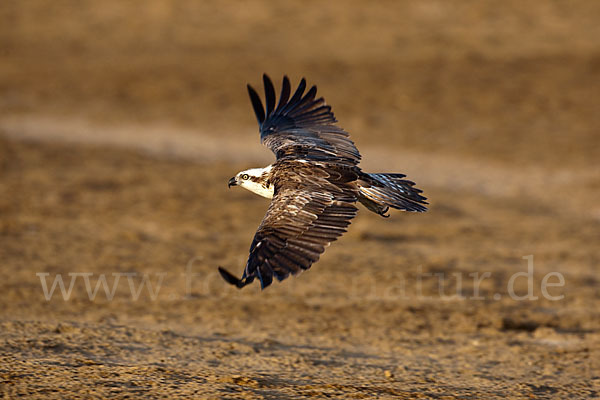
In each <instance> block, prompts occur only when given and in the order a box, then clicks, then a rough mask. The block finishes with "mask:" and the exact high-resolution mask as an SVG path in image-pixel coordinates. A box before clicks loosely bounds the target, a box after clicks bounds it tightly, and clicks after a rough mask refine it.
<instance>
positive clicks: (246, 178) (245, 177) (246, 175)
mask: <svg viewBox="0 0 600 400" xmlns="http://www.w3.org/2000/svg"><path fill="white" fill-rule="evenodd" d="M248 178H250V177H249V176H248V174H244V175H242V179H243V180H248Z"/></svg>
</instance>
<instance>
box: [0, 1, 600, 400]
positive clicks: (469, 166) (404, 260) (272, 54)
mask: <svg viewBox="0 0 600 400" xmlns="http://www.w3.org/2000/svg"><path fill="white" fill-rule="evenodd" d="M599 19H600V6H598V4H597V3H596V2H592V1H588V2H586V1H580V2H553V3H549V2H548V3H546V2H536V3H533V2H528V3H524V2H517V1H506V2H503V3H502V4H501V5H499V4H498V3H484V2H473V3H471V4H468V5H467V4H466V3H462V2H461V3H454V2H434V1H421V2H382V3H377V5H371V6H365V5H363V4H362V3H348V4H347V3H343V4H339V3H336V2H332V3H322V2H314V3H313V2H306V3H302V4H300V3H298V4H297V5H291V4H287V5H283V4H282V5H278V6H269V5H268V3H267V2H263V1H255V2H249V3H245V4H244V5H243V6H241V5H239V4H233V3H200V2H192V1H190V2H177V3H170V2H162V1H158V0H155V1H148V2H145V3H144V6H143V7H141V6H140V5H139V4H136V3H125V2H117V1H106V2H103V3H102V4H100V3H97V2H96V3H94V2H43V1H28V2H17V1H14V2H8V3H6V4H2V6H0V52H1V59H0V135H1V136H0V261H1V264H0V278H1V279H0V293H2V295H1V296H0V325H1V329H0V360H1V363H0V393H2V394H3V395H5V396H6V397H15V396H17V395H27V396H28V397H38V398H48V397H69V398H73V397H81V398H88V397H93V396H98V397H120V398H124V397H146V398H151V397H193V396H195V397H201V398H301V397H317V398H321V397H334V398H336V397H337V398H375V397H380V398H392V397H399V398H419V397H421V398H455V397H456V398H494V397H502V398H506V397H509V398H510V397H524V398H531V397H533V398H537V397H539V398H548V397H555V398H565V397H569V396H571V397H575V398H582V397H595V396H598V395H599V394H598V393H600V375H599V373H598V371H600V363H599V362H598V360H599V359H600V313H599V311H598V310H599V308H600V296H599V291H598V285H599V282H598V278H597V276H598V272H599V271H598V270H599V265H598V264H599V259H600V256H599V254H598V243H600V205H599V204H598V198H600V185H599V184H598V182H600V169H599V164H598V161H597V157H598V154H600V136H599V134H598V132H600V113H598V110H599V109H600V107H599V105H600V104H599V101H598V95H597V94H598V93H600V49H599V48H598V41H597V38H599V37H600V28H599V27H598V24H597V21H598V20H599ZM262 72H268V73H270V74H271V75H272V76H273V77H274V78H277V80H279V77H280V76H281V74H283V73H287V74H289V75H290V77H291V78H292V79H293V80H294V81H297V80H298V79H299V78H300V77H301V76H306V77H307V79H308V80H309V82H310V83H315V84H318V86H319V93H320V94H321V95H323V96H325V98H326V100H327V102H328V103H329V104H331V105H332V106H333V108H334V111H335V113H336V116H337V117H338V119H339V120H340V124H341V126H343V127H344V128H346V129H347V130H348V131H349V132H351V134H352V137H353V138H354V139H355V141H356V142H357V145H358V146H359V149H360V150H361V151H362V153H363V156H364V168H365V169H366V170H369V171H373V172H375V171H384V170H386V171H396V172H405V173H407V174H408V175H409V177H410V178H411V179H413V180H415V181H416V182H417V183H418V186H419V187H420V188H422V189H424V190H425V192H426V195H427V196H428V197H429V198H430V200H431V209H430V212H428V213H426V214H407V213H393V215H392V217H391V218H390V219H382V218H379V217H378V216H376V215H374V214H371V213H368V212H367V211H366V210H364V209H363V210H361V212H360V214H359V216H358V217H357V218H356V219H355V221H354V222H353V224H352V225H351V226H350V229H349V232H348V233H347V234H346V235H345V236H344V237H343V238H342V239H340V241H339V242H336V243H335V244H333V245H332V246H331V247H330V248H329V249H328V250H327V251H326V253H325V254H324V255H323V257H322V260H321V261H319V262H318V263H317V264H315V265H314V266H313V268H311V269H310V270H309V271H308V272H305V273H303V274H301V275H300V276H298V277H296V278H293V279H288V280H286V281H284V282H282V283H279V284H274V285H273V286H272V287H270V288H268V289H267V290H265V291H262V292H261V291H260V289H259V288H258V287H257V285H254V286H251V287H248V288H245V289H244V290H242V291H237V290H236V289H234V288H232V287H230V286H227V285H226V284H225V283H224V282H222V281H221V279H220V277H219V276H218V274H217V272H216V266H218V265H223V266H226V267H227V268H229V269H230V270H233V271H236V272H241V270H242V268H243V265H244V263H245V259H246V257H247V248H248V246H249V244H250V241H251V238H252V235H253V233H254V231H255V229H256V227H257V226H258V224H259V222H260V220H261V218H262V215H263V214H264V212H265V210H266V207H267V201H266V200H264V199H261V198H258V197H257V196H254V195H252V194H250V193H248V192H245V191H243V190H241V189H240V190H233V189H232V190H228V189H227V187H226V182H227V180H228V179H229V178H230V177H231V176H232V175H234V174H235V173H236V172H237V171H239V170H241V169H244V168H248V167H251V166H256V165H261V164H266V163H268V162H270V160H271V159H272V158H271V155H270V153H269V152H268V150H266V149H263V148H262V147H261V146H260V144H259V143H258V134H257V129H256V125H255V121H254V117H253V114H252V111H251V109H250V106H249V102H248V100H247V98H246V94H245V88H244V85H245V83H246V82H248V81H249V82H251V83H253V84H255V85H258V84H259V83H260V75H261V74H262ZM528 255H533V256H534V271H533V278H532V284H533V290H534V293H533V295H534V296H536V297H537V299H536V300H516V299H515V298H511V296H510V295H509V293H508V288H509V282H510V280H511V276H514V274H515V273H517V272H526V271H527V260H525V259H523V257H524V256H528ZM552 272H559V273H560V274H562V276H563V277H564V286H562V287H549V288H548V293H546V296H545V295H544V293H543V292H542V290H541V286H542V282H543V280H544V277H545V276H546V275H547V274H549V273H552ZM39 273H47V274H48V275H42V276H39V275H36V274H39ZM69 273H71V274H72V273H79V275H77V276H74V280H73V288H72V292H71V295H70V297H69V300H67V301H65V300H63V297H62V295H61V291H60V288H56V290H55V293H54V295H53V296H52V298H51V299H50V300H48V301H47V300H45V297H44V290H43V287H42V281H43V280H44V279H45V280H46V282H47V284H48V286H49V287H51V284H52V282H53V281H54V279H55V277H56V276H57V274H61V277H62V278H63V279H64V280H65V284H66V288H65V289H68V288H69V282H70V279H71V277H69V275H68V274H69ZM134 273H135V274H134ZM485 273H489V277H488V275H485V276H486V278H485V279H483V280H482V282H481V285H480V288H479V293H478V295H477V293H475V292H474V291H475V285H474V283H473V280H474V279H477V277H479V278H481V277H482V276H483V274H485ZM86 274H87V275H86ZM90 274H93V275H90ZM101 274H104V276H105V277H106V279H107V283H108V286H109V287H110V289H112V288H113V287H112V285H113V283H114V282H116V284H115V286H114V288H115V292H114V297H113V298H112V300H111V301H109V300H107V296H106V293H105V292H104V290H103V289H102V288H100V289H99V291H98V292H97V293H96V296H95V299H94V300H90V298H89V296H88V292H87V289H88V288H86V284H85V282H86V281H85V279H86V277H87V279H88V282H89V284H90V287H89V289H90V290H91V291H93V289H94V288H95V287H96V286H95V285H96V283H97V282H98V278H99V276H101ZM128 274H129V275H128ZM475 274H477V275H475ZM116 276H119V280H118V281H116V279H117V278H116ZM474 276H475V278H474ZM144 278H146V279H147V281H146V284H147V283H148V282H149V283H150V284H151V285H152V289H153V290H154V292H152V293H150V291H149V290H148V286H140V284H142V282H143V279H144ZM442 278H443V279H444V280H443V283H444V284H443V285H440V280H441V279H442ZM550 282H556V279H554V278H552V279H550ZM140 288H142V289H141V291H140V292H139V296H138V297H137V298H136V299H134V297H136V295H137V294H138V290H139V289H140ZM527 290H528V282H527V279H526V278H525V277H522V276H521V277H520V278H518V279H516V280H515V291H516V294H517V295H524V294H525V293H527ZM132 293H133V294H132ZM153 294H155V296H154V295H153ZM549 296H564V297H563V298H562V299H560V300H555V301H553V300H550V299H549ZM475 297H477V298H475ZM513 297H514V296H513Z"/></svg>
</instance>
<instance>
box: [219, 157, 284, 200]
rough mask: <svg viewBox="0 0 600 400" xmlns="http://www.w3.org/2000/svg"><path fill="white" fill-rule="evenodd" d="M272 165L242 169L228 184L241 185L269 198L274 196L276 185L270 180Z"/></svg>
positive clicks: (230, 185)
mask: <svg viewBox="0 0 600 400" xmlns="http://www.w3.org/2000/svg"><path fill="white" fill-rule="evenodd" d="M270 172H271V165H269V166H267V167H265V168H251V169H247V170H245V171H240V172H238V173H237V175H236V176H234V177H233V178H231V179H230V180H229V183H228V186H229V187H232V186H241V187H243V188H244V189H247V190H249V191H251V192H253V193H256V194H257V195H259V196H262V197H266V198H267V199H271V198H273V194H274V192H275V187H274V186H273V184H272V183H271V182H270V179H269V177H270Z"/></svg>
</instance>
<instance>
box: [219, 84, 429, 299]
mask: <svg viewBox="0 0 600 400" xmlns="http://www.w3.org/2000/svg"><path fill="white" fill-rule="evenodd" d="M263 81H264V86H265V99H266V101H265V105H266V109H265V108H263V105H262V102H261V100H260V97H259V96H258V94H257V93H256V91H255V90H254V89H253V88H252V87H251V86H249V85H248V93H249V95H250V99H251V101H252V105H253V108H254V112H255V113H256V117H257V120H258V123H259V128H260V137H261V142H262V143H263V144H264V145H266V146H267V147H269V148H270V149H271V150H272V151H273V153H275V156H276V158H277V161H276V162H275V163H274V164H272V165H270V166H268V167H266V168H263V169H252V170H247V171H242V172H240V173H239V174H238V175H236V176H235V177H234V178H232V179H231V180H230V181H229V186H232V185H239V186H243V187H245V188H247V189H249V190H251V191H253V192H256V193H258V194H260V195H262V196H265V197H272V200H271V204H270V206H269V208H268V210H267V213H266V215H265V217H264V218H263V221H262V222H261V224H260V226H259V227H258V230H257V231H256V234H255V236H254V240H253V241H252V245H251V246H250V255H249V258H248V262H247V263H246V267H245V268H244V273H243V275H242V278H241V279H238V278H236V277H235V276H234V275H232V274H231V273H229V272H228V271H226V270H225V269H223V268H221V267H219V272H220V273H221V275H222V277H223V278H224V279H225V280H226V281H227V282H229V283H231V284H233V285H236V286H237V287H239V288H241V287H244V286H245V285H247V284H249V283H251V282H253V281H254V279H255V278H258V279H259V280H260V283H261V287H262V288H265V287H266V286H268V285H270V284H271V283H272V281H273V277H275V278H276V279H278V280H283V279H285V278H287V277H288V276H289V275H290V274H294V275H295V274H297V273H299V272H301V271H303V270H306V269H308V268H310V266H311V265H312V264H313V263H314V262H316V261H317V260H318V259H319V257H320V255H321V254H322V253H323V252H324V251H325V248H326V247H327V246H328V245H329V244H330V243H331V242H333V241H335V240H336V239H337V238H338V237H339V236H341V235H342V234H343V233H344V232H346V228H347V227H348V225H350V221H351V220H352V218H354V217H355V216H356V213H357V211H358V209H357V208H356V206H355V203H356V202H357V201H359V202H361V203H362V204H363V205H365V206H366V207H367V208H368V209H369V210H371V211H373V212H376V213H378V214H380V215H382V216H387V215H385V213H386V212H387V210H388V209H389V208H390V207H392V208H395V209H399V210H405V211H419V212H422V211H426V210H427V208H426V207H425V206H424V204H427V202H426V201H425V200H426V198H425V197H423V196H422V195H421V193H422V192H421V190H419V189H417V188H415V187H414V183H413V182H411V181H408V180H404V179H402V178H404V177H405V176H404V175H402V174H367V173H365V172H363V171H362V170H361V169H360V168H359V167H358V163H359V162H360V153H359V152H358V149H357V148H356V146H355V145H354V143H353V142H352V140H351V139H350V138H349V135H348V133H346V132H345V131H344V130H343V129H341V128H339V127H338V126H336V125H335V123H336V122H337V121H336V119H335V117H334V115H333V113H332V112H331V107H330V106H328V105H326V104H325V101H324V100H323V98H318V99H315V96H316V92H317V89H316V87H315V86H313V87H312V88H311V89H309V91H308V92H306V94H305V93H304V91H305V89H306V81H305V80H304V79H302V80H301V82H300V84H299V86H298V88H297V89H296V91H295V92H294V94H293V95H292V96H291V98H290V93H291V90H290V88H291V86H290V82H289V79H288V78H287V77H284V78H283V83H282V89H281V95H280V98H279V102H278V103H277V105H275V101H276V98H275V89H274V86H273V83H272V82H271V80H270V79H269V77H268V76H267V75H264V76H263Z"/></svg>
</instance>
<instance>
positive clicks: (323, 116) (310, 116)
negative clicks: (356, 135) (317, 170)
mask: <svg viewBox="0 0 600 400" xmlns="http://www.w3.org/2000/svg"><path fill="white" fill-rule="evenodd" d="M263 82H264V85H265V105H266V109H265V108H263V104H262V102H261V100H260V97H259V95H258V93H256V91H255V90H254V89H253V88H252V87H251V86H250V85H248V94H249V95H250V100H251V101H252V106H253V107H254V112H255V114H256V118H257V119H258V125H259V129H260V140H261V143H262V144H264V145H265V146H267V147H268V148H270V149H271V151H273V153H275V156H276V157H277V159H278V160H280V159H283V158H287V159H307V160H314V161H327V162H335V163H338V164H345V165H357V164H358V162H359V161H360V153H359V152H358V149H357V148H356V146H355V145H354V142H352V140H351V139H350V137H349V135H348V133H347V132H345V131H344V130H343V129H342V128H340V127H338V126H336V125H335V123H336V122H337V120H336V119H335V117H334V116H333V113H332V112H331V107H330V106H328V105H326V104H325V100H324V99H323V98H322V97H320V98H318V99H315V96H316V94H317V87H316V86H313V87H311V88H310V89H309V90H308V92H306V93H304V91H305V89H306V80H305V79H304V78H302V80H301V81H300V84H299V85H298V88H297V89H296V91H295V93H294V94H293V95H292V97H291V98H290V93H291V90H290V89H291V87H290V80H289V79H288V77H287V76H284V77H283V83H282V85H281V95H280V97H279V102H278V103H277V106H275V100H276V99H275V88H274V87H273V83H272V82H271V79H270V78H269V77H268V76H267V75H266V74H265V75H263Z"/></svg>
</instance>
